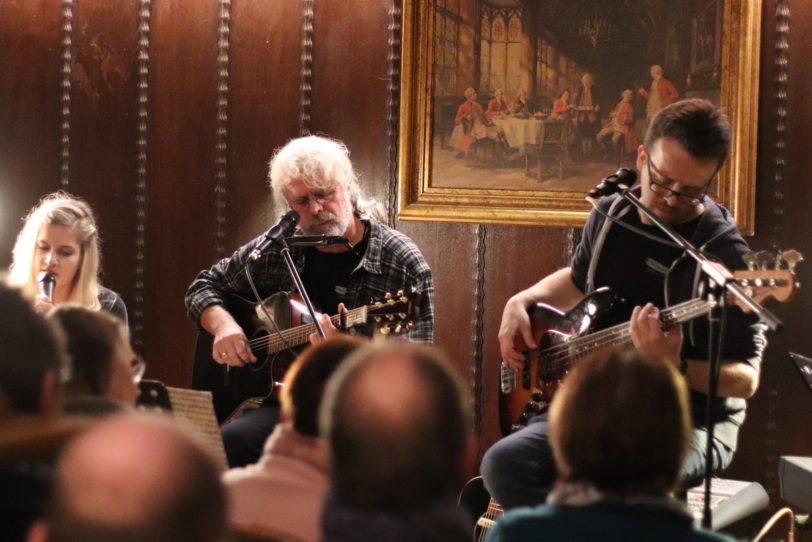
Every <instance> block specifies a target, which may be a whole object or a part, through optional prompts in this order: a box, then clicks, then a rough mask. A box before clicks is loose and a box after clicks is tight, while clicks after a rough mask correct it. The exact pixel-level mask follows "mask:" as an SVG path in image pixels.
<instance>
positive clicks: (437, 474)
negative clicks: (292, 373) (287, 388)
mask: <svg viewBox="0 0 812 542" xmlns="http://www.w3.org/2000/svg"><path fill="white" fill-rule="evenodd" d="M468 409H469V401H468V394H467V393H466V390H465V389H464V387H463V386H462V385H461V383H460V380H459V378H458V377H457V376H456V375H455V374H454V373H453V372H452V370H451V368H450V367H449V364H448V361H447V360H446V358H445V357H444V356H442V355H441V354H440V352H439V351H438V350H436V349H433V348H430V347H427V346H423V345H418V344H411V343H405V342H400V341H389V342H386V343H377V344H376V343H373V344H370V345H368V346H365V347H364V348H362V349H361V350H359V351H358V352H356V353H355V354H354V355H353V356H352V357H351V358H350V359H349V360H348V361H347V363H345V364H344V365H342V367H341V368H339V370H338V371H337V372H336V374H335V376H334V377H333V379H331V380H330V382H329V384H328V387H327V392H326V395H325V398H324V402H323V404H322V410H321V419H320V421H321V427H322V434H323V435H324V436H326V437H327V439H328V445H329V448H330V453H331V461H332V464H331V469H332V473H331V491H332V493H333V495H334V497H335V500H336V502H337V503H340V504H341V505H342V506H346V507H351V508H356V509H365V510H405V509H416V508H422V507H428V506H430V505H431V504H432V503H436V502H443V501H445V500H446V499H448V498H449V497H452V496H453V495H454V494H455V493H456V492H457V491H458V490H459V487H460V486H461V484H462V481H463V480H462V476H463V472H464V468H465V466H464V463H465V459H466V452H467V443H468V434H467V433H468Z"/></svg>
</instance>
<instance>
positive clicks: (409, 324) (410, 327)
mask: <svg viewBox="0 0 812 542" xmlns="http://www.w3.org/2000/svg"><path fill="white" fill-rule="evenodd" d="M406 328H407V329H410V330H411V329H414V322H409V323H408V324H406Z"/></svg>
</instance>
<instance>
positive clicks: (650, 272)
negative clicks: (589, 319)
mask: <svg viewBox="0 0 812 542" xmlns="http://www.w3.org/2000/svg"><path fill="white" fill-rule="evenodd" d="M623 221H624V222H625V223H627V224H629V225H631V226H634V227H636V228H639V229H640V230H642V231H644V232H646V233H648V234H649V235H651V236H652V237H654V238H656V239H657V240H655V239H651V238H647V237H644V236H641V235H640V234H639V233H637V232H635V231H632V230H629V229H626V228H624V227H621V226H614V227H612V229H611V231H610V232H609V234H608V235H607V237H606V240H605V241H604V244H603V248H602V250H601V254H604V255H606V254H611V261H612V262H613V264H612V265H599V266H598V267H597V269H596V273H595V279H594V285H595V288H600V287H601V286H609V287H611V288H612V289H613V290H614V291H615V293H617V294H618V295H619V296H620V297H621V298H622V299H624V300H625V303H624V304H623V305H622V306H619V307H617V308H616V309H615V310H613V311H612V313H611V314H610V315H608V317H607V318H606V319H604V320H602V322H601V324H602V325H601V326H600V327H607V326H609V325H614V324H619V323H621V322H625V321H628V320H629V318H630V317H631V312H632V309H633V308H634V306H635V305H645V304H646V303H649V302H650V303H653V304H654V305H656V306H657V307H660V308H662V307H665V306H666V303H665V299H666V298H665V295H666V294H665V291H666V276H667V274H668V270H669V269H670V268H671V267H672V266H673V265H674V262H675V261H676V260H678V259H680V257H681V255H682V250H681V249H680V248H678V247H677V246H676V245H675V244H674V243H673V242H671V240H670V239H667V237H666V236H665V234H664V233H662V232H661V231H660V230H659V228H657V227H656V226H653V225H646V224H643V223H642V222H641V221H640V217H639V214H638V213H637V212H630V213H628V214H627V215H626V216H625V217H624V219H623ZM698 224H699V218H698V217H697V218H695V219H693V220H690V221H688V222H685V223H683V224H678V225H676V226H675V227H674V229H676V230H677V232H678V233H679V234H680V235H682V236H683V237H685V238H687V239H690V238H691V237H692V236H693V235H694V232H695V231H696V228H697V225H698ZM590 259H591V258H590ZM614 262H617V264H616V263H614ZM572 269H573V280H574V281H575V285H576V286H577V287H578V288H579V289H580V290H581V291H582V292H584V291H586V280H587V271H588V262H587V265H586V266H583V265H577V264H574V265H573V268H572ZM669 287H670V288H673V285H671V284H669ZM669 298H670V300H671V302H672V303H673V301H674V296H673V293H672V294H671V295H669ZM680 301H682V300H680Z"/></svg>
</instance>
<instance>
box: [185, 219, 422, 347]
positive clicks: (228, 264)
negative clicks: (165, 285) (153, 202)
mask: <svg viewBox="0 0 812 542" xmlns="http://www.w3.org/2000/svg"><path fill="white" fill-rule="evenodd" d="M365 222H367V224H368V225H369V238H368V241H367V250H366V253H365V254H364V257H363V258H362V259H361V263H360V264H359V265H358V267H357V268H356V269H355V270H354V271H353V272H352V274H351V275H350V282H349V284H348V285H347V290H346V292H344V294H343V295H339V301H340V302H342V303H344V304H345V305H346V306H347V308H351V309H352V308H355V307H359V306H362V305H367V304H371V303H373V302H375V301H379V300H382V299H383V297H384V295H385V294H386V293H390V292H391V293H392V294H393V295H394V293H395V292H397V291H398V290H403V291H404V292H408V291H409V290H410V289H411V288H412V287H415V288H417V291H418V292H419V293H420V294H421V304H420V315H419V317H418V319H417V321H416V322H415V327H414V329H412V331H410V332H409V333H408V335H406V337H407V338H408V339H409V340H411V341H414V342H425V343H429V344H430V343H431V342H432V341H433V339H434V281H433V279H432V275H431V269H430V268H429V266H428V264H427V263H426V260H425V258H423V254H422V253H421V252H420V249H418V248H417V245H415V244H414V242H413V241H412V240H411V239H409V238H408V237H406V236H405V235H403V234H402V233H400V232H398V231H396V230H393V229H392V228H389V227H388V226H385V225H383V224H381V223H379V222H377V221H375V220H373V219H369V220H368V221H366V220H365ZM261 239H262V236H259V237H257V238H256V239H254V240H253V241H250V242H249V243H247V244H246V245H244V246H242V247H241V248H239V249H237V251H236V252H234V254H232V255H231V257H229V258H224V259H222V260H220V261H219V262H217V263H216V264H214V265H213V266H212V267H211V268H210V269H206V270H204V271H201V272H200V273H199V274H198V275H197V277H195V280H194V281H193V282H192V284H191V285H190V286H189V289H188V290H187V291H186V299H185V302H186V309H187V314H188V315H189V318H191V319H192V321H194V322H195V323H198V325H199V320H200V315H201V313H202V312H203V311H204V310H205V309H206V307H208V306H210V305H223V304H224V299H223V294H237V295H240V296H242V297H244V298H246V299H253V297H254V296H253V294H252V292H251V287H250V285H249V284H248V279H247V278H246V276H245V268H246V266H247V265H250V266H252V267H253V272H252V273H251V276H252V277H253V279H254V284H255V285H256V287H257V290H258V291H259V294H260V296H261V297H262V298H263V299H264V298H266V297H268V296H270V295H272V294H274V293H276V292H280V291H289V292H295V291H296V288H295V286H294V284H293V281H292V280H291V278H290V276H289V275H288V271H287V267H286V266H285V262H284V259H283V258H282V255H281V254H280V249H279V247H277V246H274V247H272V248H271V249H270V250H268V251H266V253H265V254H263V255H262V257H260V258H259V259H258V260H256V261H255V262H249V260H248V255H249V254H250V253H251V251H252V250H253V249H254V247H255V246H256V245H257V244H258V243H259V242H260V240H261ZM291 256H292V257H293V260H294V262H295V264H296V269H297V271H299V273H302V271H303V270H304V267H305V265H306V263H307V262H306V261H305V251H304V250H303V249H300V248H294V249H291Z"/></svg>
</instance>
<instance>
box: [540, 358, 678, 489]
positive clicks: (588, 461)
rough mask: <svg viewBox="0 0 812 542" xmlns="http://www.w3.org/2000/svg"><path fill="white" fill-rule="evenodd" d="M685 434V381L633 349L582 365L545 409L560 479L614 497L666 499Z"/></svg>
mask: <svg viewBox="0 0 812 542" xmlns="http://www.w3.org/2000/svg"><path fill="white" fill-rule="evenodd" d="M652 413H656V414H657V415H656V416H652ZM690 437H691V420H690V414H689V410H688V395H687V391H686V388H685V383H684V380H683V379H682V378H681V377H680V375H679V374H678V373H677V371H676V370H675V369H674V368H673V367H671V366H670V365H666V364H663V363H654V362H649V361H646V360H644V359H642V358H641V357H640V356H639V355H638V354H637V352H636V351H635V350H634V349H628V350H623V351H612V352H611V353H610V354H607V353H605V352H604V353H602V354H598V355H595V356H593V357H592V358H590V359H587V360H584V361H583V362H581V363H580V364H579V365H578V366H577V367H576V368H575V369H574V370H573V371H572V373H570V374H569V375H568V376H567V378H566V380H565V381H564V383H563V385H562V386H561V389H559V390H558V392H557V394H556V396H555V398H554V400H553V404H552V406H551V410H550V441H551V444H552V448H553V453H554V455H555V459H556V464H557V466H558V472H559V480H561V481H564V482H585V483H588V484H591V485H593V486H594V487H596V488H597V489H598V490H600V491H602V492H605V493H610V494H613V495H649V496H665V495H666V494H667V493H668V492H669V491H670V490H671V489H672V488H673V487H674V485H675V484H676V482H677V479H678V475H679V469H680V466H681V464H682V460H683V458H684V456H685V452H686V449H687V445H688V442H689V441H690Z"/></svg>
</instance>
